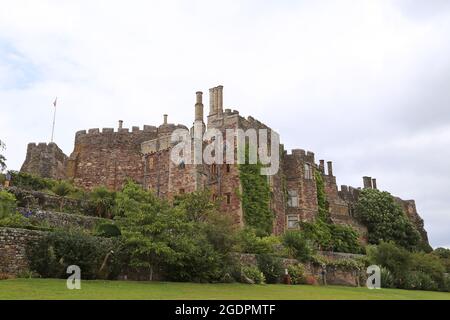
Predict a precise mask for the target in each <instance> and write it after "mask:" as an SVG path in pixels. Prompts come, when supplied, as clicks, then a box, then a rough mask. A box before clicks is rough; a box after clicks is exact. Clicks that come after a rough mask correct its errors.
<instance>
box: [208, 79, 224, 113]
mask: <svg viewBox="0 0 450 320" xmlns="http://www.w3.org/2000/svg"><path fill="white" fill-rule="evenodd" d="M221 113H223V86H217V87H214V88H211V89H209V115H213V114H221Z"/></svg>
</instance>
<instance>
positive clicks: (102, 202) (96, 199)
mask: <svg viewBox="0 0 450 320" xmlns="http://www.w3.org/2000/svg"><path fill="white" fill-rule="evenodd" d="M89 196H90V200H91V202H92V204H93V206H94V207H95V211H96V213H97V216H98V217H104V218H111V217H112V216H113V212H114V208H115V199H116V193H115V192H114V191H110V190H109V189H108V188H106V187H104V186H100V187H97V188H95V189H94V190H92V192H91V193H90V195H89Z"/></svg>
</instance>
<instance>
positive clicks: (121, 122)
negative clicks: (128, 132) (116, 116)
mask: <svg viewBox="0 0 450 320" xmlns="http://www.w3.org/2000/svg"><path fill="white" fill-rule="evenodd" d="M122 127H123V120H119V129H122Z"/></svg>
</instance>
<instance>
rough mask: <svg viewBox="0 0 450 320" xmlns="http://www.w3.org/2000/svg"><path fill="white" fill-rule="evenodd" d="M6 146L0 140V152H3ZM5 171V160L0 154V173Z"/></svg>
mask: <svg viewBox="0 0 450 320" xmlns="http://www.w3.org/2000/svg"><path fill="white" fill-rule="evenodd" d="M5 148H6V146H5V144H4V143H3V141H2V140H0V151H3V150H5ZM5 169H6V158H5V156H4V155H2V154H0V173H1V172H3V170H5Z"/></svg>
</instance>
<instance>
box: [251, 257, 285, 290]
mask: <svg viewBox="0 0 450 320" xmlns="http://www.w3.org/2000/svg"><path fill="white" fill-rule="evenodd" d="M257 261H258V268H259V270H261V272H262V273H263V274H264V277H265V278H266V282H267V283H277V282H279V281H280V278H281V276H282V274H283V266H282V263H281V259H280V258H279V257H276V256H273V255H268V254H260V255H258V256H257Z"/></svg>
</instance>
